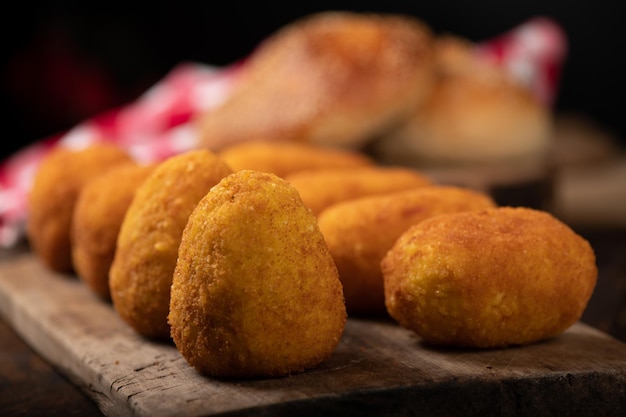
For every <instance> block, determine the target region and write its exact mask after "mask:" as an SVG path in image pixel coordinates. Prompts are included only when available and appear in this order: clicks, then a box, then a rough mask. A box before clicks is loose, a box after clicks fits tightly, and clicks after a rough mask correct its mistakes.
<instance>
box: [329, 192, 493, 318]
mask: <svg viewBox="0 0 626 417" xmlns="http://www.w3.org/2000/svg"><path fill="white" fill-rule="evenodd" d="M495 206H496V205H495V203H494V201H493V200H492V199H491V197H489V196H488V195H486V194H483V193H480V192H477V191H472V190H469V189H465V188H460V187H453V186H436V185H433V186H428V187H419V188H415V189H409V190H401V191H396V192H393V193H387V194H381V195H373V196H366V197H361V198H357V199H354V200H349V201H345V202H342V203H338V204H335V205H333V206H331V207H329V208H327V209H326V210H324V211H323V212H322V213H321V214H320V215H319V217H318V223H319V227H320V230H321V231H322V234H323V235H324V238H325V239H326V243H327V244H328V248H329V250H330V253H331V254H332V256H333V259H334V260H335V264H336V265H337V269H338V270H339V279H340V280H341V283H342V284H343V291H344V297H345V299H346V307H347V310H348V314H357V315H362V314H365V315H385V314H386V313H387V309H386V307H385V294H384V289H383V277H382V271H381V268H380V262H381V261H382V259H383V257H384V256H385V254H386V253H387V251H388V250H389V249H391V247H392V246H393V244H394V243H395V241H396V240H397V239H398V238H399V237H400V235H402V233H403V232H404V231H405V230H406V229H408V228H409V227H410V226H412V225H413V224H416V223H418V222H420V221H422V220H424V219H427V218H429V217H433V216H435V215H438V214H442V213H453V212H459V211H469V210H480V209H485V208H492V207H495Z"/></svg>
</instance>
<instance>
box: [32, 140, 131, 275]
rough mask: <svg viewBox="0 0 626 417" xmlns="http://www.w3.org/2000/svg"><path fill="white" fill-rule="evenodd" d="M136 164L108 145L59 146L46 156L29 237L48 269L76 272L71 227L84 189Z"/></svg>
mask: <svg viewBox="0 0 626 417" xmlns="http://www.w3.org/2000/svg"><path fill="white" fill-rule="evenodd" d="M132 161H133V159H132V158H131V156H130V155H129V154H128V153H127V152H126V151H124V150H123V149H121V148H119V147H117V146H116V145H114V144H111V143H108V142H97V143H94V144H91V145H89V146H87V147H85V148H80V149H74V148H70V147H65V146H58V147H56V148H54V149H52V150H51V151H50V153H48V154H47V155H46V156H45V158H44V159H43V160H42V161H41V164H40V165H39V167H38V168H37V172H36V173H35V176H34V178H33V183H32V186H31V189H30V191H29V196H28V217H27V224H26V235H27V238H28V242H29V244H30V245H31V248H32V249H33V252H34V253H35V255H37V257H38V258H40V259H41V261H42V262H43V263H44V265H46V267H48V268H49V269H51V270H53V271H56V272H62V273H68V272H72V271H73V269H74V267H73V264H72V247H71V236H70V235H71V224H72V216H73V214H74V206H75V204H76V200H77V198H78V195H79V193H80V190H81V188H82V187H83V186H84V185H85V184H86V183H88V182H89V181H90V180H91V179H92V178H94V177H96V176H98V175H100V174H102V173H103V172H105V171H106V170H107V169H109V168H111V167H113V166H115V165H117V164H120V163H128V162H132Z"/></svg>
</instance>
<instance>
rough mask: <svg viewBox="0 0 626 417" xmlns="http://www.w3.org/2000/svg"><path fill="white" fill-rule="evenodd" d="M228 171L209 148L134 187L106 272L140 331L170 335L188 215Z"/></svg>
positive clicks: (121, 309)
mask: <svg viewBox="0 0 626 417" xmlns="http://www.w3.org/2000/svg"><path fill="white" fill-rule="evenodd" d="M231 172H232V171H231V169H230V167H228V166H227V165H226V164H225V163H224V162H223V161H222V160H221V159H219V158H218V157H217V156H216V155H215V154H213V153H212V152H209V151H207V150H196V151H189V152H186V153H183V154H180V155H176V156H173V157H170V158H169V159H167V160H165V161H163V162H161V163H160V164H159V165H158V166H157V167H156V168H155V169H154V171H153V172H152V173H151V175H150V176H149V177H148V178H146V179H145V180H144V182H143V183H142V184H141V186H140V187H139V188H138V189H137V191H136V193H135V196H134V198H133V201H132V202H131V204H130V206H129V207H128V210H127V211H126V215H125V217H124V220H123V222H122V226H121V228H120V232H119V235H118V240H117V249H116V251H115V257H114V259H113V264H112V265H111V270H110V275H109V285H110V291H111V299H112V301H113V305H114V307H115V309H116V311H117V312H118V313H119V315H120V317H121V318H122V319H123V320H124V321H125V322H126V323H128V324H129V325H130V326H131V327H132V328H134V329H135V330H136V331H137V332H138V333H139V334H141V335H143V336H146V337H149V338H157V339H159V338H160V339H165V338H169V336H170V329H169V325H168V323H167V314H168V311H169V300H170V286H171V284H172V273H173V272H174V268H175V266H176V258H177V255H178V246H179V244H180V239H181V235H182V233H183V229H184V228H185V225H186V224H187V220H188V218H189V214H190V213H191V212H192V210H193V209H194V207H195V206H196V204H198V201H200V199H201V198H202V197H204V196H205V195H206V193H208V192H209V190H210V189H211V187H212V186H214V185H215V184H217V183H218V182H219V181H220V180H221V179H222V178H223V177H225V176H226V175H228V174H230V173H231Z"/></svg>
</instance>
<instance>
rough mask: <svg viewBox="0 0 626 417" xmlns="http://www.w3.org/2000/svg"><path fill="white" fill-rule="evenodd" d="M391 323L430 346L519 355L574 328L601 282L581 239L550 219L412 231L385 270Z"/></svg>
mask: <svg viewBox="0 0 626 417" xmlns="http://www.w3.org/2000/svg"><path fill="white" fill-rule="evenodd" d="M381 265H382V270H383V277H384V285H385V302H386V305H387V309H388V311H389V314H391V316H392V317H393V318H395V319H396V320H397V321H398V322H399V323H400V324H401V325H402V326H403V327H406V328H408V329H411V330H413V331H415V332H416V333H417V334H418V335H419V336H421V337H422V338H423V339H424V340H425V341H426V342H429V343H433V344H439V345H449V346H464V347H477V348H495V347H505V346H509V345H524V344H530V343H533V342H537V341H540V340H544V339H548V338H551V337H554V336H556V335H559V334H560V333H562V332H563V331H565V330H566V329H567V328H568V327H570V326H571V325H572V324H574V323H575V322H576V321H577V320H578V319H580V317H581V315H582V313H583V312H584V310H585V308H586V306H587V303H588V301H589V299H590V297H591V295H592V293H593V290H594V287H595V284H596V280H597V275H598V271H597V267H596V264H595V254H594V251H593V249H592V247H591V246H590V244H589V242H587V241H586V240H585V239H584V238H583V237H581V236H580V235H578V234H576V233H575V232H574V231H573V230H572V229H570V228H569V227H568V226H567V225H566V224H564V223H562V222H561V221H559V220H558V219H556V218H555V217H553V216H552V215H550V214H549V213H547V212H544V211H539V210H533V209H529V208H522V207H519V208H513V207H501V208H495V209H487V210H480V211H472V212H464V213H454V214H442V215H439V216H436V217H433V218H430V219H427V220H424V221H422V222H420V223H418V224H416V225H414V226H412V227H411V228H409V229H408V230H407V231H406V232H405V233H404V234H403V235H402V236H401V237H400V238H399V239H398V241H397V242H396V243H395V245H394V246H393V248H392V249H391V250H390V251H389V252H388V253H387V255H386V256H385V258H384V259H383V261H382V263H381Z"/></svg>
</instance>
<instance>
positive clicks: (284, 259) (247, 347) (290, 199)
mask: <svg viewBox="0 0 626 417" xmlns="http://www.w3.org/2000/svg"><path fill="white" fill-rule="evenodd" d="M169 322H170V325H171V329H172V338H173V340H174V342H175V344H176V346H177V348H178V349H179V351H180V352H181V354H182V355H183V356H184V357H185V359H186V360H187V361H188V363H189V364H190V365H191V366H193V367H194V368H195V369H196V370H197V371H199V372H200V373H202V374H206V375H210V376H218V377H239V378H248V377H280V376H284V375H288V374H293V373H298V372H302V371H304V370H306V369H310V368H313V367H316V366H318V365H319V364H320V363H321V362H322V361H324V360H325V359H326V358H327V357H329V356H330V355H331V353H332V352H333V351H334V349H335V347H336V345H337V344H338V342H339V339H340V337H341V335H342V333H343V329H344V325H345V322H346V310H345V304H344V299H343V293H342V289H341V283H340V282H339V278H338V274H337V268H336V267H335V264H334V263H333V259H332V257H331V255H330V253H329V252H328V247H327V246H326V243H325V242H324V238H323V236H322V234H321V232H320V231H319V228H318V226H317V220H316V218H315V216H313V215H312V214H311V213H310V211H309V210H308V209H307V208H306V207H305V205H304V203H303V202H302V200H301V199H300V197H299V195H298V193H297V191H296V190H295V189H294V188H293V187H291V186H290V185H289V184H288V183H287V182H285V181H284V180H282V179H281V178H279V177H278V176H276V175H274V174H270V173H263V172H258V171H252V170H242V171H238V172H236V173H234V174H232V175H230V176H228V177H226V178H225V179H224V180H222V181H221V182H220V183H219V184H218V185H216V186H215V187H213V188H212V189H211V191H210V192H209V193H208V194H207V195H206V197H205V198H204V199H202V201H201V202H200V203H199V204H198V206H197V207H196V209H195V210H194V211H193V213H192V214H191V216H190V217H189V223H188V224H187V227H186V228H185V230H184V233H183V237H182V241H181V244H180V250H179V256H178V263H177V265H176V270H175V272H174V281H173V284H172V296H171V304H170V315H169Z"/></svg>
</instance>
